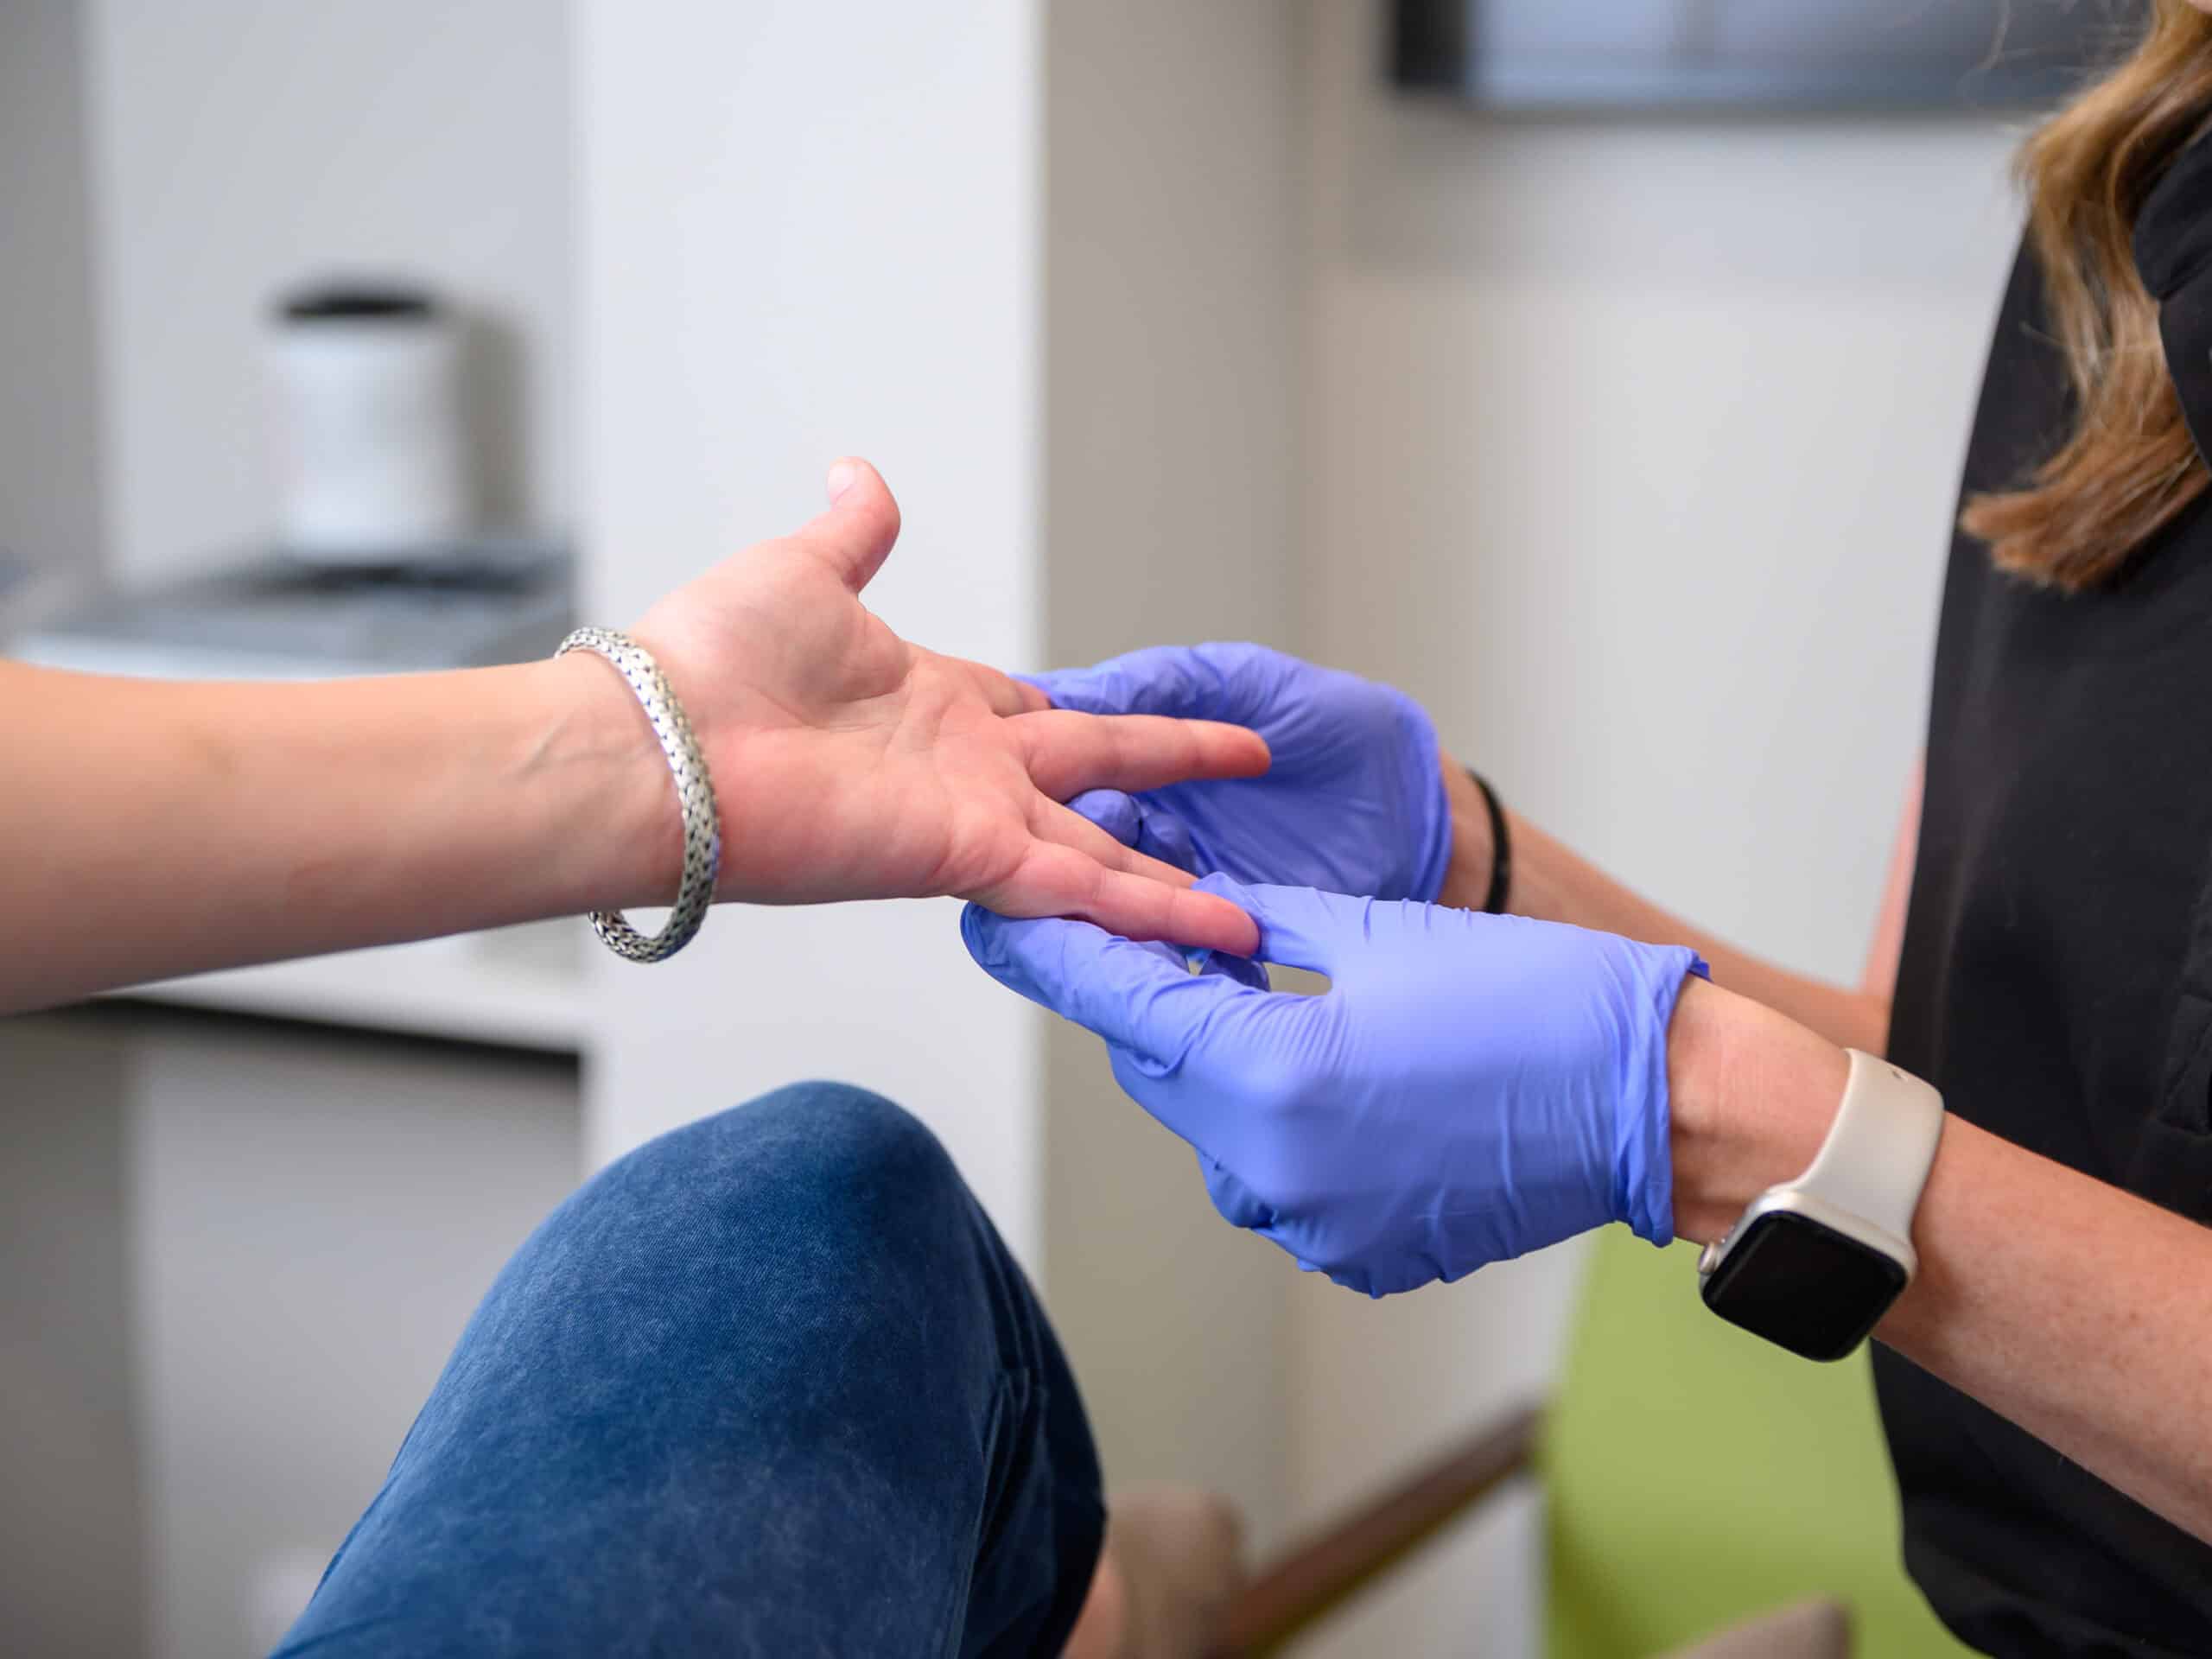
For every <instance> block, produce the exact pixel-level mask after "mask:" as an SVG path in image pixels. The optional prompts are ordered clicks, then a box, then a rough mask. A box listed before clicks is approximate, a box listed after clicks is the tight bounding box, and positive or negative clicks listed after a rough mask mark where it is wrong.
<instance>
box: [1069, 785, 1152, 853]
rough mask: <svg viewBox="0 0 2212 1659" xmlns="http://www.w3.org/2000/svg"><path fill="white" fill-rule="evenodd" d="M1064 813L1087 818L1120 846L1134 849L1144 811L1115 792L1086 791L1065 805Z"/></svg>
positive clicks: (1140, 831)
mask: <svg viewBox="0 0 2212 1659" xmlns="http://www.w3.org/2000/svg"><path fill="white" fill-rule="evenodd" d="M1068 810H1069V811H1071V812H1073V813H1075V814H1076V815H1077V817H1083V818H1087V819H1089V820H1090V822H1091V823H1095V824H1096V825H1097V826H1098V827H1099V828H1100V829H1103V830H1104V831H1105V832H1106V833H1107V834H1108V835H1109V836H1113V837H1114V839H1115V840H1116V841H1118V842H1121V843H1122V846H1124V847H1135V846H1136V844H1137V842H1138V840H1139V838H1140V837H1141V836H1142V834H1143V832H1144V809H1143V808H1142V807H1141V806H1139V805H1138V804H1137V803H1136V800H1135V798H1134V797H1133V796H1129V795H1126V794H1124V793H1122V791H1120V790H1118V789H1086V790H1085V791H1083V793H1082V794H1080V795H1078V796H1077V797H1075V798H1074V799H1072V800H1071V801H1070V802H1069V803H1068Z"/></svg>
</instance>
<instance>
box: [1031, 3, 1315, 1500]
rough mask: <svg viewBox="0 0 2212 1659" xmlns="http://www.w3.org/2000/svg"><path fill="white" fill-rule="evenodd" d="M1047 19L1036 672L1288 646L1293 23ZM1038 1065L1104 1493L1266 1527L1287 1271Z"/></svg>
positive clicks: (1270, 11) (1274, 9) (1202, 10)
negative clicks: (1183, 1492) (1196, 1489)
mask: <svg viewBox="0 0 2212 1659" xmlns="http://www.w3.org/2000/svg"><path fill="white" fill-rule="evenodd" d="M1284 22H1285V13H1284V10H1283V8H1282V6H1281V0H1236V3H1227V0H1213V3H1208V4H1206V5H1204V6H1192V5H1188V4H1186V3H1184V0H1138V3H1128V0H1054V3H1052V4H1050V5H1048V6H1047V7H1046V32H1045V33H1046V38H1045V80H1046V93H1047V97H1046V120H1045V131H1044V145H1045V157H1046V169H1045V179H1044V212H1045V258H1044V270H1045V278H1046V284H1045V316H1046V329H1045V421H1044V428H1043V439H1044V442H1043V468H1044V479H1045V510H1044V523H1045V535H1044V549H1043V551H1044V556H1045V572H1046V575H1045V617H1046V645H1047V649H1046V653H1045V656H1046V660H1049V661H1051V662H1053V663H1085V662H1091V661H1094V660H1096V658H1101V657H1106V656H1110V655H1112V654H1114V653H1115V652H1122V651H1127V650H1130V649H1132V648H1134V647H1135V646H1139V645H1158V644H1161V643H1165V642H1168V641H1174V640H1185V641H1188V640H1199V639H1224V638H1227V639H1268V640H1272V641H1274V643H1276V644H1278V645H1288V644H1292V643H1294V641H1293V639H1292V634H1293V632H1294V626H1295V624H1296V618H1297V609H1298V607H1297V601H1296V596H1295V594H1294V593H1293V591H1292V586H1291V584H1292V580H1293V577H1294V574H1295V569H1296V562H1297V541H1298V505H1299V504H1298V500H1297V467H1298V453H1297V451H1298V442H1299V435H1300V427H1299V421H1298V412H1297V397H1298V391H1299V384H1300V375H1299V352H1298V346H1299V339H1300V321H1301V318H1302V315H1303V311H1302V306H1303V296H1304V284H1303V281H1302V277H1301V272H1300V266H1299V219H1300V213H1301V211H1302V207H1303V203H1302V200H1301V192H1300V188H1299V177H1298V173H1297V167H1296V163H1297V160H1298V154H1299V143H1298V136H1297V135H1298V128H1297V123H1298V115H1299V105H1300V96H1301V86H1300V60H1299V57H1298V53H1297V38H1296V35H1295V33H1294V31H1293V30H1292V29H1287V28H1286V27H1285V26H1284ZM1046 1065H1047V1073H1046V1085H1047V1088H1046V1100H1047V1103H1046V1113H1047V1117H1046V1139H1045V1145H1046V1205H1045V1226H1046V1299H1047V1300H1048V1301H1049V1302H1050V1304H1051V1306H1052V1314H1053V1319H1054V1321H1055V1323H1056V1324H1057V1325H1058V1327H1059V1330H1060V1334H1061V1337H1062V1338H1063V1340H1064V1341H1065V1344H1066V1345H1067V1348H1068V1351H1069V1353H1070V1355H1071V1358H1072V1359H1073V1362H1074V1364H1075V1368H1076V1373H1077V1376H1079V1377H1080V1378H1081V1379H1082V1382H1083V1386H1084V1398H1085V1400H1086V1402H1087V1403H1088V1404H1089V1406H1090V1414H1091V1419H1092V1423H1093V1427H1094V1428H1095V1430H1096V1434H1097V1438H1098V1442H1099V1448H1100V1453H1101V1456H1102V1458H1103V1461H1104V1464H1105V1467H1106V1471H1107V1476H1108V1479H1109V1483H1124V1482H1131V1481H1139V1480H1146V1479H1175V1480H1184V1481H1198V1482H1201V1483H1203V1484H1208V1485H1211V1486H1213V1487H1216V1488H1217V1489H1219V1490H1221V1491H1226V1492H1229V1493H1230V1494H1232V1495H1233V1496H1234V1497H1236V1498H1237V1499H1238V1500H1239V1501H1240V1502H1241V1503H1243V1506H1244V1508H1245V1510H1246V1511H1247V1513H1248V1515H1249V1517H1250V1520H1251V1522H1252V1527H1253V1531H1254V1534H1255V1537H1256V1538H1258V1539H1259V1540H1261V1541H1266V1540H1268V1539H1270V1538H1272V1537H1273V1536H1274V1535H1276V1534H1277V1533H1278V1532H1279V1531H1280V1530H1281V1525H1282V1522H1283V1520H1284V1517H1285V1510H1286V1508H1287V1503H1286V1497H1287V1491H1286V1469H1285V1465H1284V1459H1283V1449H1284V1446H1285V1443H1286V1438H1287V1427H1288V1411H1289V1403H1288V1389H1287V1379H1286V1378H1285V1376H1284V1375H1283V1372H1282V1370H1281V1367H1280V1366H1279V1365H1278V1364H1275V1363H1273V1360H1274V1357H1275V1356H1277V1355H1279V1354H1280V1353H1281V1352H1282V1351H1283V1347H1284V1344H1285V1342H1286V1340H1287V1330H1286V1327H1285V1315H1286V1310H1287V1294H1288V1287H1289V1280H1290V1277H1291V1275H1290V1274H1289V1273H1288V1272H1287V1266H1288V1264H1287V1262H1285V1261H1284V1260H1283V1258H1282V1256H1281V1254H1280V1252H1278V1251H1276V1250H1275V1249H1274V1248H1273V1247H1272V1246H1269V1245H1268V1244H1265V1243H1262V1242H1261V1241H1258V1240H1255V1239H1254V1238H1252V1237H1250V1236H1247V1235H1244V1234H1242V1233H1238V1232H1236V1231H1234V1230H1231V1229H1230V1228H1228V1227H1225V1226H1224V1225H1223V1224H1222V1222H1221V1219H1220V1217H1218V1216H1217V1215H1216V1214H1215V1213H1214V1211H1213V1209H1212V1206H1211V1205H1210V1204H1209V1203H1208V1202H1207V1199H1206V1195H1205V1187H1204V1185H1202V1184H1201V1182H1200V1180H1199V1179H1198V1169H1197V1166H1196V1165H1195V1162H1194V1160H1192V1155H1191V1152H1190V1149H1189V1148H1188V1147H1185V1145H1184V1144H1183V1143H1182V1142H1181V1141H1178V1140H1176V1139H1175V1137H1174V1136H1173V1135H1169V1134H1168V1133H1167V1132H1166V1130H1165V1129H1162V1128H1160V1127H1159V1125H1157V1124H1156V1123H1154V1122H1152V1120H1151V1119H1150V1118H1148V1117H1147V1116H1145V1114H1144V1113H1143V1112H1142V1111H1141V1110H1139V1109H1137V1108H1136V1106H1135V1104H1133V1103H1131V1102H1130V1101H1129V1100H1128V1097H1127V1096H1124V1095H1123V1094H1122V1091H1121V1090H1120V1089H1119V1088H1118V1087H1117V1086H1116V1084H1115V1083H1114V1080H1113V1077H1112V1074H1111V1072H1110V1071H1109V1069H1108V1066H1107V1062H1106V1055H1105V1051H1104V1048H1103V1046H1102V1045H1101V1044H1100V1043H1099V1042H1098V1041H1097V1040H1096V1039H1094V1038H1092V1037H1091V1036H1090V1034H1089V1033H1085V1032H1083V1031H1081V1030H1078V1029H1077V1028H1076V1027H1072V1026H1069V1025H1066V1024H1065V1023H1061V1022H1058V1021H1055V1022H1053V1024H1052V1026H1051V1027H1050V1029H1049V1034H1048V1036H1047V1039H1046ZM1255 1356H1259V1357H1262V1363H1253V1361H1254V1357H1255Z"/></svg>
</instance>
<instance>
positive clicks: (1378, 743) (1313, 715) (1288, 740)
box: [1028, 645, 1452, 899]
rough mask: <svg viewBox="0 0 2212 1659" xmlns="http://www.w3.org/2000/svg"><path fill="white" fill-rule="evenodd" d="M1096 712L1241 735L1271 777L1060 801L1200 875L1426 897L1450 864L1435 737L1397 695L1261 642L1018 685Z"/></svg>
mask: <svg viewBox="0 0 2212 1659" xmlns="http://www.w3.org/2000/svg"><path fill="white" fill-rule="evenodd" d="M1028 678H1029V680H1030V683H1032V684H1033V685H1036V686H1039V687H1040V688H1041V689H1042V690H1044V692H1045V694H1046V696H1049V697H1051V698H1052V702H1053V703H1054V704H1055V705H1056V706H1058V707H1059V708H1062V709H1077V710H1079V711H1080V712H1082V713H1084V714H1090V715H1135V714H1141V715H1174V716H1178V717H1181V718H1185V719H1202V720H1211V721H1227V722H1228V723H1230V725H1235V726H1249V727H1250V728H1252V729H1253V730H1255V731H1256V732H1258V733H1259V734H1260V735H1261V736H1262V737H1264V738H1266V739H1267V740H1268V749H1269V751H1270V752H1271V753H1272V754H1273V755H1274V761H1273V764H1272V765H1271V766H1269V768H1268V772H1266V773H1265V774H1264V775H1263V776H1262V777H1258V778H1249V779H1239V780H1238V781H1237V782H1236V784H1234V785H1222V784H1215V783H1188V784H1176V785H1171V786H1169V787H1167V788H1165V789H1155V790H1151V791H1146V792H1145V793H1143V794H1141V795H1136V796H1129V795H1124V794H1121V793H1118V792H1116V791H1107V790H1094V791H1091V792H1090V793H1089V794H1086V795H1080V796H1077V798H1075V799H1074V800H1072V801H1071V802H1070V803H1069V804H1070V805H1071V806H1072V807H1073V808H1074V809H1075V810H1077V811H1078V812H1080V813H1082V814H1083V815H1084V817H1088V818H1090V820H1091V821H1092V822H1093V823H1097V824H1100V825H1103V827H1104V828H1105V829H1109V830H1110V831H1111V832H1113V834H1114V835H1115V836H1116V837H1118V838H1119V839H1120V840H1121V841H1122V843H1123V844H1124V845H1126V846H1129V847H1133V848H1135V849H1136V850H1137V851H1139V852H1141V853H1145V854H1148V855H1151V856H1152V857H1154V858H1159V859H1164V860H1166V861H1167V862H1168V863H1171V864H1176V865H1179V866H1180V867H1181V868H1184V869H1186V870H1189V871H1191V872H1192V874H1200V875H1202V874H1209V873H1211V872H1213V871H1220V872H1222V873H1223V874H1228V875H1233V876H1235V877H1236V879H1237V880H1240V881H1277V882H1283V883H1286V884H1288V885H1291V886H1294V887H1324V888H1326V889H1328V890H1329V891H1331V892H1332V893H1373V894H1375V895H1376V897H1378V898H1383V899H1434V898H1435V897H1436V894H1437V891H1438V889H1439V888H1440V887H1442V885H1443V882H1444V873H1445V868H1446V866H1447V865H1448V864H1449V863H1450V862H1451V856H1452V810H1451V808H1450V806H1449V805H1448V804H1446V799H1445V794H1444V778H1443V772H1442V770H1441V766H1440V758H1439V756H1438V753H1437V747H1436V728H1434V727H1433V726H1432V725H1431V724H1430V723H1429V719H1428V716H1427V715H1426V714H1424V713H1422V712H1421V706H1420V705H1419V704H1418V703H1416V702H1414V701H1413V700H1412V699H1411V698H1410V697H1408V696H1406V695H1405V694H1404V693H1403V692H1400V691H1395V690H1391V688H1390V687H1389V686H1387V685H1377V684H1376V683H1374V682H1373V681H1371V680H1363V679H1361V678H1360V677H1358V676H1357V675H1355V674H1346V673H1343V672H1340V671H1338V670H1335V669H1328V668H1316V667H1315V666H1314V665H1313V664H1311V663H1304V662H1300V660H1299V659H1298V658H1295V657H1286V656H1284V655H1283V654H1282V653H1281V652H1279V651H1269V650H1268V648H1267V647H1266V646H1264V645H1162V646H1157V647H1154V649H1152V650H1148V651H1133V652H1130V653H1129V654H1128V656H1126V657H1116V658H1110V659H1109V660H1108V661H1106V662H1103V663H1100V664H1096V666H1095V667H1091V668H1074V669H1062V670H1059V671H1056V672H1053V673H1050V674H1039V675H1035V676H1030V677H1028Z"/></svg>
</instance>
